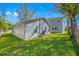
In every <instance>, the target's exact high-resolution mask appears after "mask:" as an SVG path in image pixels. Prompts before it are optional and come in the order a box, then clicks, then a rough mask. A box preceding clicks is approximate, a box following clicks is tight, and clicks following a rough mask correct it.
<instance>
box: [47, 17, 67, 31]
mask: <svg viewBox="0 0 79 59" xmlns="http://www.w3.org/2000/svg"><path fill="white" fill-rule="evenodd" d="M47 21H48V23H49V24H50V32H64V30H65V20H64V17H60V18H48V19H47Z"/></svg>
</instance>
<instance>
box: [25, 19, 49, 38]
mask: <svg viewBox="0 0 79 59" xmlns="http://www.w3.org/2000/svg"><path fill="white" fill-rule="evenodd" d="M25 24H26V25H25V26H26V27H25V30H26V31H25V33H26V34H25V37H26V39H31V38H35V37H37V36H39V35H41V33H42V31H43V29H42V28H43V27H46V28H47V32H46V34H47V33H48V29H49V27H48V24H47V23H46V22H45V21H43V20H40V21H35V22H28V23H27V22H26V23H25ZM35 26H37V27H38V29H37V32H36V33H34V27H35Z"/></svg>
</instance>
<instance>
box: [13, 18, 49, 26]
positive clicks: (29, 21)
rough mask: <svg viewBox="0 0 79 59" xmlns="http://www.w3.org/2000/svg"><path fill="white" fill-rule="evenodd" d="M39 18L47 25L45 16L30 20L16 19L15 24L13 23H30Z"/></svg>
mask: <svg viewBox="0 0 79 59" xmlns="http://www.w3.org/2000/svg"><path fill="white" fill-rule="evenodd" d="M39 20H43V21H45V22H46V23H47V24H48V25H49V23H48V22H47V21H46V19H45V18H43V17H42V18H37V19H32V20H20V21H18V22H17V23H16V24H14V25H15V26H16V25H17V24H19V23H32V22H36V21H39Z"/></svg>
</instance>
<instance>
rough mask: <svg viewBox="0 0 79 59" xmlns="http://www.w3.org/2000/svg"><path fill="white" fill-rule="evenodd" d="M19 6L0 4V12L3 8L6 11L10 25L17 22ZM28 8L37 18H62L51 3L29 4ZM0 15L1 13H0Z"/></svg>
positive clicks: (16, 4)
mask: <svg viewBox="0 0 79 59" xmlns="http://www.w3.org/2000/svg"><path fill="white" fill-rule="evenodd" d="M20 5H21V4H18V3H9V4H8V3H6V4H0V10H1V9H3V8H6V9H7V16H6V19H8V20H9V21H10V22H11V23H16V21H17V15H16V9H17V8H20ZM51 7H52V11H50V8H51ZM28 8H29V9H32V10H34V11H35V13H36V15H37V16H38V17H46V18H50V17H62V16H63V15H62V14H61V13H59V12H58V11H57V10H56V8H55V6H54V4H51V3H29V4H28ZM0 14H1V12H0ZM76 19H77V24H78V25H79V20H78V19H79V16H77V17H76Z"/></svg>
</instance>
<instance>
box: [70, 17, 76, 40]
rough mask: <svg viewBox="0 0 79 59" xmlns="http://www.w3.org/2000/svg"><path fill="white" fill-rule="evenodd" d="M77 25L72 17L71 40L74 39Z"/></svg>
mask: <svg viewBox="0 0 79 59" xmlns="http://www.w3.org/2000/svg"><path fill="white" fill-rule="evenodd" d="M76 30H77V25H76V20H75V17H73V18H72V19H71V37H72V38H73V39H76V33H77V31H76Z"/></svg>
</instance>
